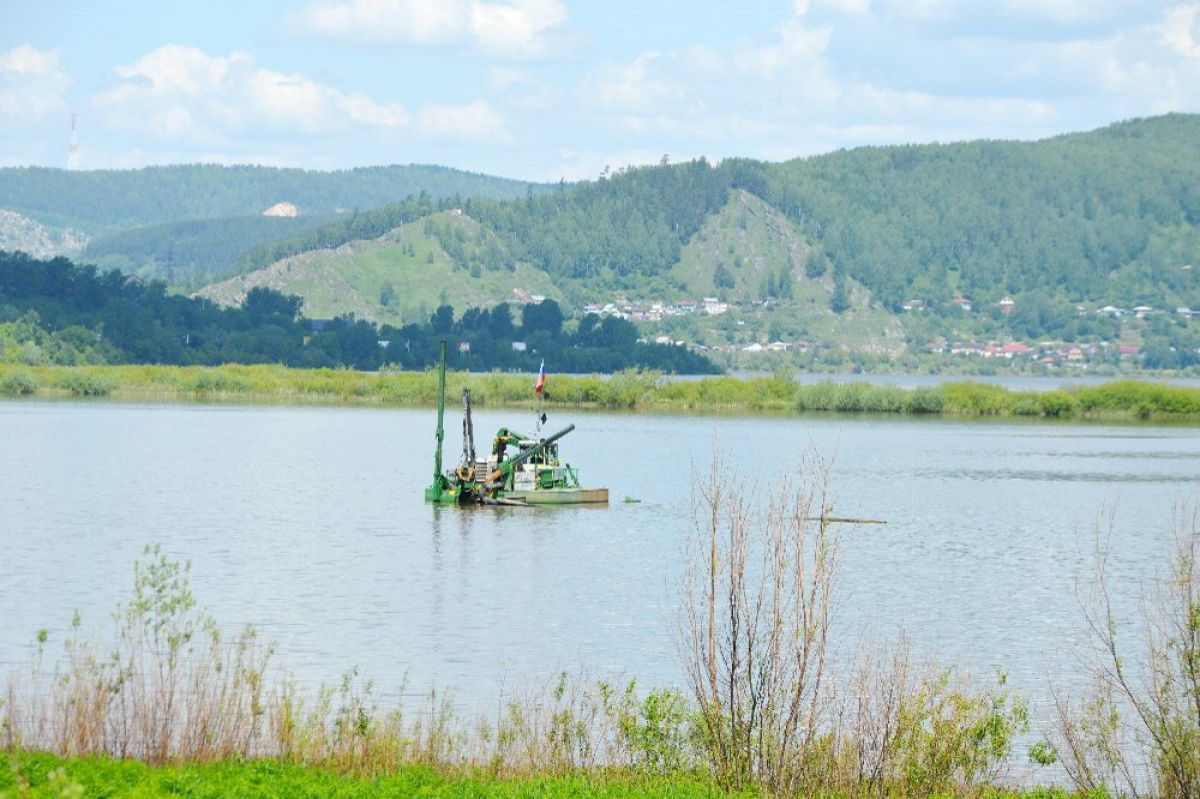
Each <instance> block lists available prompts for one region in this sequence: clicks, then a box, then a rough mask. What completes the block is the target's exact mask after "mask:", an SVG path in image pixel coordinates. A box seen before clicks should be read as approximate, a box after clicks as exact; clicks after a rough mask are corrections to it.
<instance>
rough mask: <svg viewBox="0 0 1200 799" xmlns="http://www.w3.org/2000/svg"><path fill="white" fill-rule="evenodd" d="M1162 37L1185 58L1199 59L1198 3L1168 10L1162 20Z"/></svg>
mask: <svg viewBox="0 0 1200 799" xmlns="http://www.w3.org/2000/svg"><path fill="white" fill-rule="evenodd" d="M1163 39H1164V40H1165V41H1166V43H1167V44H1168V45H1170V46H1171V48H1172V49H1173V50H1175V52H1177V53H1179V54H1180V55H1182V56H1184V57H1185V58H1190V59H1196V60H1200V4H1195V5H1188V6H1179V7H1178V8H1172V9H1171V10H1169V11H1168V12H1167V15H1166V19H1165V20H1164V22H1163Z"/></svg>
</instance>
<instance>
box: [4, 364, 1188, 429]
mask: <svg viewBox="0 0 1200 799" xmlns="http://www.w3.org/2000/svg"><path fill="white" fill-rule="evenodd" d="M447 385H448V387H449V388H448V390H449V392H450V394H451V395H452V396H456V395H457V393H458V392H459V390H460V389H462V388H464V387H466V388H470V389H471V395H472V398H473V400H474V402H475V403H476V404H477V405H492V406H504V405H518V404H525V403H528V402H529V401H530V399H531V396H532V378H531V377H530V376H528V375H512V374H501V373H490V374H458V373H455V374H451V375H449V376H448V377H447ZM0 396H10V397H11V396H42V397H106V396H110V397H116V398H122V399H150V400H207V401H230V402H237V401H271V402H283V403H293V402H294V403H301V402H328V403H347V404H363V405H372V404H374V405H388V406H410V407H431V406H433V405H434V404H435V403H436V401H437V374H436V372H433V371H428V372H397V373H387V374H375V373H370V372H356V371H350V370H336V369H289V368H287V367H283V366H277V365H254V366H244V365H236V364H229V365H225V366H217V367H201V366H193V367H182V366H145V365H136V366H36V367H34V366H20V365H13V364H0ZM547 399H548V402H549V404H551V405H558V406H571V407H589V408H610V409H632V408H637V409H664V410H681V411H689V410H696V411H709V410H730V411H763V410H770V411H782V412H797V411H798V412H835V413H880V414H942V415H952V416H969V417H970V416H996V417H1046V418H1059V419H1071V418H1101V419H1140V420H1146V419H1163V420H1168V419H1172V420H1185V421H1186V420H1193V419H1200V390H1198V389H1193V388H1185V387H1180V386H1167V385H1161V384H1157V383H1143V382H1138V381H1132V380H1123V381H1116V382H1112V383H1107V384H1104V385H1100V386H1072V387H1069V388H1063V389H1058V390H1054V391H1045V392H1034V391H1010V390H1008V389H1005V388H1003V387H1000V386H994V385H989V384H984V383H973V382H952V383H944V384H942V385H940V386H921V387H917V388H912V389H903V388H899V387H897V386H888V385H871V384H868V383H861V382H854V383H834V382H832V381H826V382H821V383H813V384H807V385H803V384H800V383H797V382H795V381H794V380H792V379H791V377H790V376H788V375H780V376H776V377H760V378H749V379H744V380H743V379H738V378H733V377H713V378H706V379H703V380H696V381H689V382H669V381H665V380H663V379H662V376H661V375H659V374H657V373H654V372H621V373H618V374H615V375H612V376H610V377H599V376H566V375H555V376H553V377H552V378H551V380H550V383H549V385H548V387H547Z"/></svg>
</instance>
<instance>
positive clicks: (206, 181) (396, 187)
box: [0, 164, 548, 235]
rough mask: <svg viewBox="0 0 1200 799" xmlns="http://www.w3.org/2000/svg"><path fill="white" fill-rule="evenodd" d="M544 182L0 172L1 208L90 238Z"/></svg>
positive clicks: (517, 191) (433, 173)
mask: <svg viewBox="0 0 1200 799" xmlns="http://www.w3.org/2000/svg"><path fill="white" fill-rule="evenodd" d="M547 188H548V187H547V186H544V185H532V184H529V183H527V182H524V181H517V180H508V179H505V178H497V177H490V176H487V175H479V174H475V173H471V172H463V171H460V170H457V169H449V168H447V167H440V166H418V165H409V166H384V167H366V168H359V169H348V170H341V171H335V172H317V171H310V170H304V169H278V168H275V167H262V166H218V165H214V164H191V165H181V166H162V167H146V168H144V169H134V170H94V171H67V170H63V169H46V168H41V167H9V168H3V169H0V208H4V209H8V210H10V211H16V212H19V213H21V214H24V215H26V216H28V217H31V218H33V219H36V220H38V221H39V222H42V223H45V224H49V225H54V226H69V227H74V228H78V229H80V230H83V231H84V232H86V233H88V234H89V235H96V234H98V233H106V232H116V231H120V230H128V229H131V228H135V227H141V226H145V225H155V224H162V223H166V222H177V221H182V220H192V219H216V218H222V217H238V216H253V215H258V214H261V213H262V212H263V211H264V210H266V209H267V208H269V207H271V206H273V205H275V204H276V203H280V202H287V203H291V204H292V205H295V206H296V207H297V209H298V210H299V212H300V214H301V215H303V216H320V215H327V214H334V213H350V212H353V211H356V210H360V209H362V210H365V209H369V208H377V207H379V206H381V205H385V204H387V203H391V202H396V201H397V200H402V199H404V198H406V197H408V196H410V195H412V196H417V195H421V194H427V195H429V196H430V197H433V198H435V199H439V198H449V197H454V196H463V197H466V196H475V197H497V198H504V197H524V196H525V195H526V194H527V193H528V192H530V191H533V192H538V191H544V190H547Z"/></svg>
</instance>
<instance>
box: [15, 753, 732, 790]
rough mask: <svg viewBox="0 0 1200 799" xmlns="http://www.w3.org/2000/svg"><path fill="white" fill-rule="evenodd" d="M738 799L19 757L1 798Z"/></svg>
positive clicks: (592, 779)
mask: <svg viewBox="0 0 1200 799" xmlns="http://www.w3.org/2000/svg"><path fill="white" fill-rule="evenodd" d="M717 795H720V796H733V794H726V793H724V792H720V791H718V790H717V789H716V788H715V787H714V786H713V785H712V784H711V782H708V781H705V780H702V779H700V778H698V777H693V778H689V777H673V778H669V779H668V778H635V777H632V776H628V775H621V774H612V775H589V776H562V777H545V776H542V777H527V778H521V779H516V778H510V779H499V778H496V777H492V776H488V775H486V774H483V773H477V774H468V773H463V774H447V773H442V772H439V771H436V770H434V769H431V768H427V767H421V766H411V767H406V768H403V769H401V770H399V771H396V772H393V773H390V774H387V775H386V776H379V777H374V778H367V777H354V776H347V775H342V774H337V773H336V772H333V771H330V770H328V769H322V768H316V767H306V766H300V765H295V764H287V763H281V762H278V761H275V760H255V761H241V760H226V761H219V762H215V763H204V764H194V763H193V764H180V765H169V766H157V767H155V766H148V765H146V764H144V763H140V762H137V761H132V760H112V759H109V758H103V757H89V758H67V759H64V758H59V757H56V756H54V755H50V754H24V753H22V754H13V755H11V756H10V759H9V763H8V764H7V768H3V769H0V797H5V799H7V797H10V796H11V797H13V799H16V797H24V796H31V797H32V796H38V797H42V796H44V797H88V796H111V797H130V799H133V798H134V797H139V798H140V797H145V798H146V799H150V798H151V797H162V796H187V797H193V798H194V799H205V797H212V799H227V797H281V799H282V797H287V798H288V799H302V798H307V797H312V799H326V797H338V799H374V798H375V797H409V796H420V797H424V798H425V799H440V798H441V797H446V799H450V798H451V797H452V798H453V799H463V798H464V797H495V799H517V798H518V797H530V798H531V799H532V798H533V797H539V798H540V797H551V796H553V797H575V798H576V799H591V798H592V797H594V798H595V799H626V797H629V798H630V799H632V797H643V798H644V799H652V798H653V797H663V799H667V797H680V798H681V799H688V797H697V799H698V798H699V797H712V796H717Z"/></svg>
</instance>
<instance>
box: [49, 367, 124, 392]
mask: <svg viewBox="0 0 1200 799" xmlns="http://www.w3.org/2000/svg"><path fill="white" fill-rule="evenodd" d="M58 387H59V388H63V389H66V391H67V393H69V394H71V395H72V396H74V397H106V396H108V395H109V394H111V393H112V391H113V389H115V388H116V387H117V384H116V383H115V382H113V381H112V380H109V379H107V378H105V377H103V376H101V375H99V374H97V373H95V372H91V371H82V370H71V371H69V372H66V373H64V374H63V375H62V377H61V378H60V379H59V381H58Z"/></svg>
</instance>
